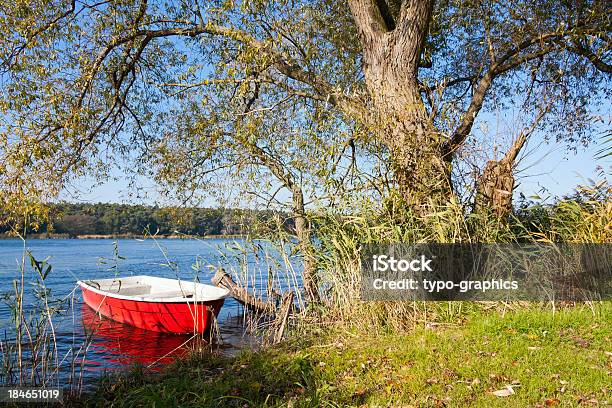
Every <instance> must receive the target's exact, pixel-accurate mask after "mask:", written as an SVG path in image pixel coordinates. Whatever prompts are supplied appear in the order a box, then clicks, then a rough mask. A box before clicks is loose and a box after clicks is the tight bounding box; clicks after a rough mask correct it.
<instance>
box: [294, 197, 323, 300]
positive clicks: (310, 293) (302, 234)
mask: <svg viewBox="0 0 612 408" xmlns="http://www.w3.org/2000/svg"><path fill="white" fill-rule="evenodd" d="M293 219H294V221H295V235H296V237H297V239H298V247H299V250H300V254H301V255H302V259H303V265H304V271H303V272H302V284H303V285H304V292H305V293H306V298H307V299H308V300H309V301H311V302H319V300H320V297H319V284H318V279H317V262H316V257H315V251H314V248H313V245H312V232H311V230H310V222H309V221H308V218H306V212H305V208H304V194H303V193H302V189H301V188H299V187H296V188H294V190H293Z"/></svg>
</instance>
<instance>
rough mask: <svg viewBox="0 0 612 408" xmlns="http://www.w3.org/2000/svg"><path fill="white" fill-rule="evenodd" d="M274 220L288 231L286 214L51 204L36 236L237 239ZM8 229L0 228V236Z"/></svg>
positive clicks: (268, 226) (242, 210) (115, 205)
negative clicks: (141, 236) (188, 236)
mask: <svg viewBox="0 0 612 408" xmlns="http://www.w3.org/2000/svg"><path fill="white" fill-rule="evenodd" d="M275 218H276V219H278V220H280V221H281V222H282V223H283V226H284V228H285V229H288V230H290V229H291V228H292V223H291V222H290V220H288V219H287V217H286V216H285V214H282V213H279V212H274V211H258V210H250V209H223V208H167V207H157V206H146V205H126V204H107V203H98V204H73V203H61V204H54V205H53V206H52V208H51V211H50V217H49V220H48V221H45V222H42V223H41V224H40V227H39V228H38V230H37V231H31V232H32V233H38V234H46V233H52V234H62V235H68V236H70V237H76V236H82V235H144V234H146V233H150V234H155V233H157V234H159V235H175V234H187V235H197V236H205V235H238V234H247V233H256V232H257V231H256V230H258V231H260V232H261V229H262V228H263V229H266V228H274V225H277V224H276V222H275ZM8 230H9V228H8V227H7V226H2V225H0V233H7V232H8Z"/></svg>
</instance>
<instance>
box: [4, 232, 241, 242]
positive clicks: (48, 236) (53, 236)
mask: <svg viewBox="0 0 612 408" xmlns="http://www.w3.org/2000/svg"><path fill="white" fill-rule="evenodd" d="M246 237H248V235H247V234H218V235H201V236H198V235H177V234H171V235H156V236H151V235H142V234H141V235H139V234H85V235H71V234H56V233H50V234H30V235H28V237H27V238H26V239H28V240H30V239H36V240H39V239H40V240H52V239H74V240H77V239H147V238H158V239H220V238H227V239H232V238H246ZM5 239H6V240H8V239H19V237H16V236H13V235H9V234H5V233H2V234H0V240H5Z"/></svg>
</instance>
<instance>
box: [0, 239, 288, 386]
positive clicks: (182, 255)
mask: <svg viewBox="0 0 612 408" xmlns="http://www.w3.org/2000/svg"><path fill="white" fill-rule="evenodd" d="M245 248H251V250H245ZM25 249H27V250H29V251H30V252H31V253H32V254H33V256H34V258H35V259H37V260H38V261H41V260H44V259H46V258H48V259H47V261H48V263H49V264H51V265H52V271H51V272H50V273H49V275H48V277H47V278H46V279H45V285H46V287H47V288H49V289H51V291H52V295H53V297H56V298H57V297H65V298H67V301H66V302H65V303H64V305H65V307H64V309H65V310H64V311H63V312H62V314H61V316H58V317H57V318H55V320H54V325H55V327H54V328H55V333H56V337H57V345H58V351H59V352H58V354H59V356H60V358H61V357H62V356H65V357H66V362H65V364H63V365H62V372H61V373H59V375H58V376H59V377H60V380H59V383H60V384H61V383H62V381H61V378H62V377H67V376H69V375H70V370H71V366H72V365H74V364H71V363H70V361H71V359H72V358H73V357H75V356H78V362H79V363H82V367H81V366H80V364H79V374H78V376H82V378H83V381H84V383H85V384H89V383H91V382H92V380H93V379H95V378H97V377H99V376H100V374H101V373H103V372H108V371H110V370H116V369H123V368H126V367H129V366H132V365H133V364H134V363H140V364H142V365H144V366H149V365H152V368H156V367H161V366H163V365H164V364H167V363H168V362H170V361H172V360H173V359H174V358H176V356H179V355H181V354H182V353H184V352H185V350H186V347H187V346H186V345H185V344H184V343H186V342H187V343H191V342H189V338H190V337H189V336H177V335H168V334H159V333H154V332H149V331H144V330H140V329H137V328H134V327H131V326H127V325H122V324H118V323H116V322H112V321H109V320H107V319H99V318H98V317H97V316H95V313H93V311H92V310H91V309H89V308H88V307H87V306H85V305H84V304H83V303H82V300H81V293H80V289H79V290H76V289H77V286H76V281H77V280H83V279H95V278H109V277H114V276H132V275H142V274H144V275H153V276H159V277H168V278H174V279H176V277H177V276H178V277H179V278H181V279H185V280H190V281H193V280H194V278H195V277H196V276H197V277H198V279H199V281H200V282H202V283H210V279H211V278H212V276H213V275H214V273H215V271H216V267H218V266H222V267H224V268H225V269H226V270H227V271H228V272H230V271H234V273H235V274H236V276H237V278H238V279H242V281H243V283H244V284H247V285H248V286H249V287H250V288H251V289H252V290H254V291H256V292H258V293H259V294H261V295H263V294H264V293H265V292H266V288H267V277H268V273H269V270H270V269H274V270H275V271H280V273H279V274H278V277H277V278H276V280H275V283H274V286H275V288H276V289H277V290H280V291H284V290H287V289H288V288H289V286H294V285H298V284H299V283H298V282H297V281H296V279H293V278H292V277H293V276H294V273H293V271H292V267H291V266H290V267H289V268H287V267H285V266H284V265H286V263H285V262H283V258H285V257H284V256H280V255H279V253H278V252H275V251H274V249H273V248H272V247H271V246H270V245H267V244H266V243H265V242H263V241H255V242H246V241H245V240H242V239H237V240H235V239H203V240H195V239H185V240H182V239H156V240H153V239H146V240H136V239H119V240H110V239H87V240H78V239H66V240H60V239H58V240H30V241H27V242H26V244H25ZM23 254H24V243H23V241H21V240H17V239H7V240H0V294H3V293H7V292H11V291H13V281H14V280H15V279H18V278H19V274H20V272H19V271H20V268H19V266H20V264H21V261H22V256H23ZM117 254H118V255H119V256H117ZM122 258H123V259H122ZM26 264H27V265H28V267H27V268H26V279H25V280H26V282H28V281H31V280H34V279H33V278H34V274H35V271H34V270H33V269H32V268H31V267H29V259H28V258H26ZM289 264H290V265H292V264H295V260H293V259H291V258H290V259H289ZM33 288H34V287H31V288H30V291H29V293H30V296H29V297H28V298H27V299H26V301H25V304H26V306H31V305H32V304H34V301H33V299H32V297H31V293H32V291H33ZM26 292H28V288H27V287H26ZM242 313H243V311H242V308H241V306H240V305H239V304H238V303H237V302H236V301H235V300H234V299H232V298H228V299H226V301H225V305H224V306H223V308H222V309H221V312H220V314H219V316H218V319H219V327H220V331H221V338H222V341H221V342H220V343H221V347H222V349H223V350H225V351H226V352H230V353H231V352H235V351H236V350H239V349H241V348H243V347H249V346H252V345H254V344H255V342H256V341H255V339H253V338H252V337H249V336H245V335H244V329H243V325H242V324H241V323H240V322H241V317H242ZM14 333H15V327H14V323H13V322H12V321H11V310H10V308H9V307H8V306H7V304H6V302H3V303H0V338H2V339H3V340H6V339H10V338H11V337H12V336H13V338H14ZM86 338H89V339H90V342H91V343H90V344H89V347H88V348H87V350H80V351H79V347H80V346H81V345H82V344H84V343H85V342H86ZM83 356H84V357H83ZM0 360H1V359H0Z"/></svg>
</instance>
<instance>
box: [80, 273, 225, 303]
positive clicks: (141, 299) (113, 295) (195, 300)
mask: <svg viewBox="0 0 612 408" xmlns="http://www.w3.org/2000/svg"><path fill="white" fill-rule="evenodd" d="M138 277H142V278H154V279H164V280H168V281H180V280H179V279H169V278H159V277H156V276H149V275H138V276H129V277H128V278H138ZM110 279H112V278H110ZM110 279H108V278H105V279H88V280H85V281H82V280H78V281H77V285H79V286H80V287H81V288H82V289H84V290H89V291H91V292H93V293H96V294H98V295H101V296H105V297H110V298H113V299H119V300H127V301H131V302H145V303H185V304H203V303H209V302H216V301H218V300H223V299H225V298H227V297H228V296H229V295H230V291H229V290H228V289H224V288H220V287H218V286H213V285H209V284H206V283H200V282H189V281H185V282H187V283H190V284H191V283H193V284H195V285H201V286H205V287H210V288H213V289H215V290H221V291H225V293H224V294H223V295H220V296H215V297H207V298H203V299H198V298H196V297H192V298H187V297H169V298H163V297H155V296H154V295H148V296H142V295H121V294H118V293H112V292H109V291H105V290H101V289H97V288H96V287H95V286H93V285H90V284H88V283H87V282H96V281H102V280H110ZM118 279H122V278H118Z"/></svg>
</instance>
